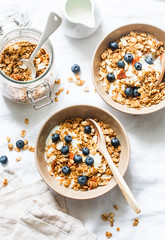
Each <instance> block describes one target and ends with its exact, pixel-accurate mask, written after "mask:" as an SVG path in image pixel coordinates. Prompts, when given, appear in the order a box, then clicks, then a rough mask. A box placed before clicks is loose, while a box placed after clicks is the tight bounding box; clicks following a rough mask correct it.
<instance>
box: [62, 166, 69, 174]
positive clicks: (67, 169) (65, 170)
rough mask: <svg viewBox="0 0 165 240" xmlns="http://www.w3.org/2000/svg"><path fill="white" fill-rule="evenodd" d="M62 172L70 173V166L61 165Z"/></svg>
mask: <svg viewBox="0 0 165 240" xmlns="http://www.w3.org/2000/svg"><path fill="white" fill-rule="evenodd" d="M62 172H63V174H68V173H70V167H68V166H63V167H62Z"/></svg>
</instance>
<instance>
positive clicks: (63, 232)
mask: <svg viewBox="0 0 165 240" xmlns="http://www.w3.org/2000/svg"><path fill="white" fill-rule="evenodd" d="M4 178H7V180H8V185H7V186H5V187H2V186H1V187H0V195H1V197H0V226H1V227H0V237H1V238H0V239H3V240H9V239H10V240H20V239H23V240H26V239H27V240H29V239H33V240H38V239H40V240H47V239H49V240H51V239H57V240H62V239H65V240H86V239H90V240H96V239H97V238H96V236H95V235H94V234H92V233H90V232H88V231H87V230H86V229H85V228H84V227H83V224H82V223H81V222H80V221H79V220H77V219H75V218H73V217H71V216H70V215H68V214H66V212H67V209H66V205H65V199H64V197H62V196H58V197H57V198H55V197H54V196H53V194H52V193H51V192H50V190H49V188H48V186H47V185H46V184H45V183H44V182H43V181H42V180H39V181H37V182H35V183H33V184H24V183H23V182H22V180H21V179H20V178H19V177H18V176H17V175H16V174H15V173H14V172H13V171H11V170H4V171H3V172H2V173H1V174H0V182H1V183H2V181H3V180H4ZM57 202H58V203H57Z"/></svg>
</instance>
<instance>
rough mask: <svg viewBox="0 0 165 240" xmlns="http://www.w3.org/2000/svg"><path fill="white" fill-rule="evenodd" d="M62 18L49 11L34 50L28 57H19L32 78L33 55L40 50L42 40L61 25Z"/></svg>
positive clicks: (34, 73)
mask: <svg viewBox="0 0 165 240" xmlns="http://www.w3.org/2000/svg"><path fill="white" fill-rule="evenodd" d="M61 22H62V19H61V17H59V16H58V15H57V14H56V13H54V12H51V13H50V14H49V17H48V20H47V23H46V26H45V29H44V32H43V33H42V36H41V39H40V41H39V43H38V45H37V46H36V48H35V50H34V51H33V53H32V55H31V56H30V58H29V59H21V60H20V62H22V63H23V64H24V65H26V67H28V68H29V69H30V70H31V77H32V79H35V77H36V68H35V66H34V64H33V60H34V58H35V56H36V55H37V53H38V51H39V50H40V48H41V46H42V45H43V44H44V42H45V41H46V40H47V39H48V38H49V37H50V36H51V35H52V34H53V33H54V32H55V31H56V30H57V28H58V27H59V26H60V25H61Z"/></svg>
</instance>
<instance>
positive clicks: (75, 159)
mask: <svg viewBox="0 0 165 240" xmlns="http://www.w3.org/2000/svg"><path fill="white" fill-rule="evenodd" d="M73 160H74V162H75V163H81V162H82V157H81V156H80V155H78V154H77V155H75V156H74V158H73Z"/></svg>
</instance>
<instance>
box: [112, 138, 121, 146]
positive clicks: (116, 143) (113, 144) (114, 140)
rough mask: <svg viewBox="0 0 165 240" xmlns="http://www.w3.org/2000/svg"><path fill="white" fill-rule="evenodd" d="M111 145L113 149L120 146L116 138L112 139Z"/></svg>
mask: <svg viewBox="0 0 165 240" xmlns="http://www.w3.org/2000/svg"><path fill="white" fill-rule="evenodd" d="M111 144H112V146H114V147H115V148H116V147H118V146H119V145H120V142H119V139H117V138H112V140H111Z"/></svg>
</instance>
